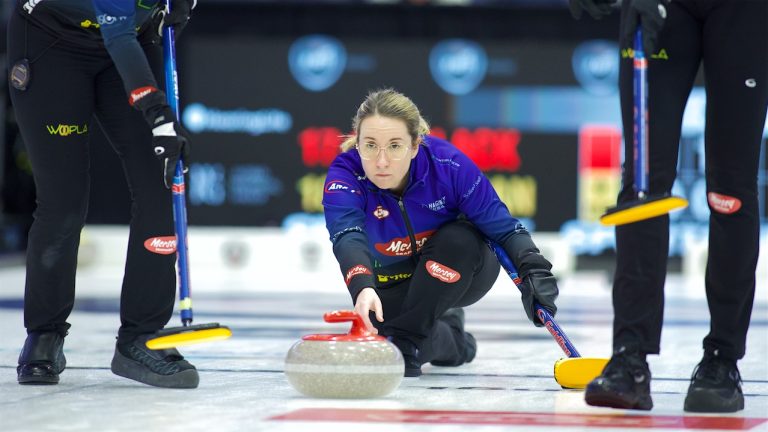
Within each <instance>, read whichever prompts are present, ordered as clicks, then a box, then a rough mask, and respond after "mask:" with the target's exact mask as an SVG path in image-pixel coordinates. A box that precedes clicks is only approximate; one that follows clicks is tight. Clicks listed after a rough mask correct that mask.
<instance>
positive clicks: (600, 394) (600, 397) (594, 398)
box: [584, 388, 653, 411]
mask: <svg viewBox="0 0 768 432" xmlns="http://www.w3.org/2000/svg"><path fill="white" fill-rule="evenodd" d="M584 401H585V402H586V403H587V405H591V406H598V407H607V408H619V409H631V410H642V411H650V410H651V408H653V400H652V399H651V398H650V396H649V397H646V398H641V399H640V400H638V401H630V400H627V399H626V398H622V397H620V396H617V395H616V394H615V393H611V392H607V391H604V390H603V389H599V388H598V389H595V388H592V389H590V388H588V389H587V391H586V392H585V393H584Z"/></svg>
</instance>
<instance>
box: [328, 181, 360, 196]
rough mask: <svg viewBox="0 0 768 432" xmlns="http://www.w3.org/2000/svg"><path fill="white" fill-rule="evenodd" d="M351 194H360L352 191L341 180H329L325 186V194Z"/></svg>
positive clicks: (350, 187)
mask: <svg viewBox="0 0 768 432" xmlns="http://www.w3.org/2000/svg"><path fill="white" fill-rule="evenodd" d="M338 192H352V193H360V192H358V191H357V190H355V189H353V188H352V186H350V185H349V183H347V182H343V181H341V180H331V181H329V182H328V183H326V184H325V193H338Z"/></svg>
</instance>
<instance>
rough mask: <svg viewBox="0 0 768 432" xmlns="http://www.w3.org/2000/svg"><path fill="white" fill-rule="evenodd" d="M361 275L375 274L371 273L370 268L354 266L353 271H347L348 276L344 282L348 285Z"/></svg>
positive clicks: (360, 265) (359, 265)
mask: <svg viewBox="0 0 768 432" xmlns="http://www.w3.org/2000/svg"><path fill="white" fill-rule="evenodd" d="M361 274H368V275H369V274H373V273H371V270H370V269H368V267H366V266H364V265H362V264H358V265H356V266H353V267H352V268H351V269H349V270H347V275H346V276H345V277H344V282H346V284H347V285H349V283H350V282H351V281H352V278H353V277H355V276H357V275H361Z"/></svg>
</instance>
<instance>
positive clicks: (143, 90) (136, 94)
mask: <svg viewBox="0 0 768 432" xmlns="http://www.w3.org/2000/svg"><path fill="white" fill-rule="evenodd" d="M156 91H157V89H156V88H155V87H152V86H146V87H139V88H137V89H133V91H131V95H130V97H129V98H128V102H129V103H130V104H131V106H133V104H135V103H136V102H138V101H139V99H141V98H143V97H144V96H146V95H148V94H150V93H152V92H156Z"/></svg>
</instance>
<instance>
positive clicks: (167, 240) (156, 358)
mask: <svg viewBox="0 0 768 432" xmlns="http://www.w3.org/2000/svg"><path fill="white" fill-rule="evenodd" d="M156 51H157V49H156V48H150V49H149V53H148V55H155V56H157V55H159V52H156ZM96 102H97V106H96V119H97V120H98V122H99V124H100V125H101V127H102V129H104V132H105V135H106V136H107V138H108V140H109V142H110V144H111V145H112V147H113V148H114V149H115V151H116V152H117V155H118V156H119V158H120V160H121V162H122V165H123V171H124V174H125V176H126V180H127V182H128V187H129V189H130V192H131V200H132V202H131V222H130V235H129V239H128V251H127V257H126V265H125V275H124V277H123V288H122V293H121V301H120V322H121V326H120V330H119V332H118V340H117V344H116V347H115V354H114V357H113V359H112V366H111V370H112V372H113V373H115V374H117V375H120V376H123V377H125V378H130V379H133V380H136V381H139V382H142V383H145V384H149V385H153V386H158V387H171V388H195V387H197V385H198V383H199V376H198V373H197V370H196V369H195V367H194V366H192V365H191V364H189V362H187V361H186V360H184V358H183V357H182V356H181V354H179V352H178V351H177V350H176V349H166V350H150V349H148V348H147V347H146V345H145V343H146V341H147V339H149V338H151V337H152V334H153V333H154V332H155V331H157V330H159V329H161V328H163V327H164V326H165V325H166V324H167V323H168V321H169V320H170V318H171V315H172V314H173V304H174V298H175V292H176V275H175V267H174V264H175V262H176V253H175V252H176V249H175V247H174V246H171V247H169V246H168V245H169V244H170V245H175V244H176V238H175V232H174V227H173V209H172V197H171V192H170V190H168V189H166V187H165V185H164V184H163V176H162V172H163V171H162V167H161V164H160V161H159V160H158V159H157V158H156V157H155V155H154V152H153V150H152V145H151V143H152V136H151V132H150V129H149V125H147V124H146V122H145V121H144V119H143V117H142V116H141V114H140V113H139V112H138V111H136V110H134V109H133V108H131V107H130V106H129V104H128V98H127V96H126V93H125V90H124V88H123V83H122V80H121V79H120V76H119V74H118V73H117V70H116V69H115V67H114V66H113V65H111V62H110V64H109V65H108V66H107V67H106V68H105V69H104V70H103V71H101V72H100V73H99V75H98V76H97V94H96Z"/></svg>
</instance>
